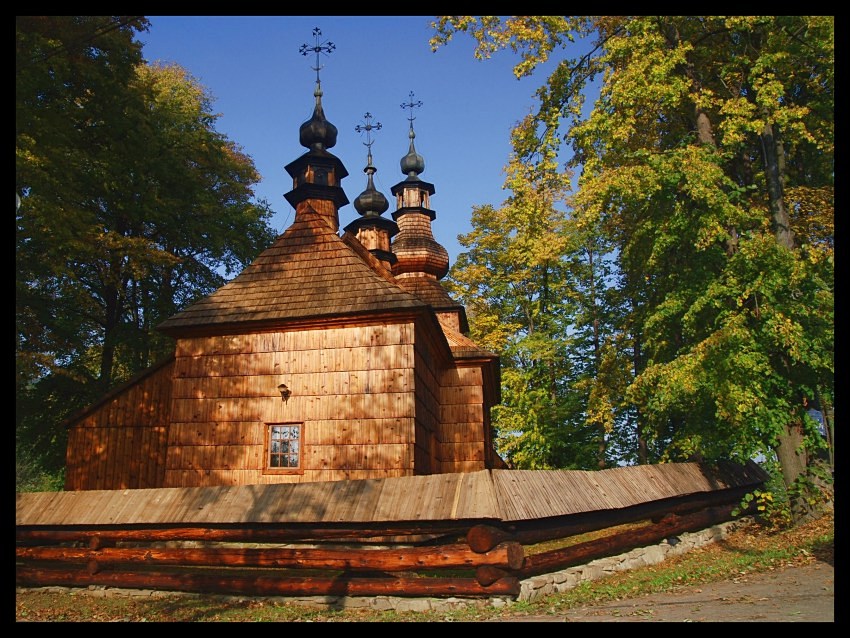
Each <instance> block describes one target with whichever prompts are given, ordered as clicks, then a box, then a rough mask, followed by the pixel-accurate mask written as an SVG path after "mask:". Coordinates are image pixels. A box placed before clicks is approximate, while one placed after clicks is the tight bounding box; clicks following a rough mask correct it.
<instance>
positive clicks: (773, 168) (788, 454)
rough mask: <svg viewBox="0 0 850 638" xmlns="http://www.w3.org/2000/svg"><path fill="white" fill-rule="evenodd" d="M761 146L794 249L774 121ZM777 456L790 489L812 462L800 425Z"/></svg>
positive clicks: (778, 218) (779, 228)
mask: <svg viewBox="0 0 850 638" xmlns="http://www.w3.org/2000/svg"><path fill="white" fill-rule="evenodd" d="M761 143H762V150H763V153H764V169H765V170H764V172H765V179H766V180H767V195H768V200H769V202H770V215H771V228H772V230H773V234H774V236H775V237H776V243H778V244H779V245H780V246H782V247H783V248H785V249H787V250H793V249H794V247H795V241H794V232H793V231H792V230H791V222H790V220H789V217H788V209H787V208H786V206H785V198H784V195H783V192H782V172H781V167H782V166H784V164H785V158H784V156H783V150H782V147H781V146H780V145H779V144H777V139H776V135H775V133H774V129H773V124H771V122H770V120H767V121H766V122H765V125H764V129H763V130H762V133H761ZM783 359H784V357H783ZM789 418H790V415H789ZM776 456H777V458H778V459H779V465H780V466H781V468H782V479H783V481H784V482H785V487H786V488H790V487H791V486H792V485H794V483H795V482H796V481H797V479H798V478H799V477H800V476H801V475H802V474H803V473H805V471H806V469H807V467H808V462H809V458H808V453H807V451H806V448H805V440H804V436H803V429H802V425H801V424H800V423H798V422H795V421H791V422H789V423H788V424H787V425H786V426H785V428H784V431H783V433H782V434H780V435H779V442H778V444H777V446H776ZM807 511H808V506H807V505H806V504H805V499H804V498H803V497H802V496H801V495H799V494H795V495H792V498H791V513H792V516H793V517H794V520H795V521H798V522H799V521H801V520H802V519H803V518H804V517H805V515H806V514H805V512H807Z"/></svg>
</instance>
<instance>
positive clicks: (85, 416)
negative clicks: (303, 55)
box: [65, 49, 505, 490]
mask: <svg viewBox="0 0 850 638" xmlns="http://www.w3.org/2000/svg"><path fill="white" fill-rule="evenodd" d="M313 50H315V51H318V49H313ZM317 57H318V52H317ZM317 67H318V64H317ZM316 73H317V78H316V90H315V94H314V95H315V107H314V110H313V114H312V117H311V118H310V119H309V120H307V121H306V122H304V123H303V124H302V125H301V128H300V132H299V137H300V142H301V144H302V145H303V146H304V147H306V148H307V149H308V150H307V151H306V152H305V153H304V154H303V155H301V156H300V157H298V158H297V159H295V160H294V161H293V162H291V163H290V164H288V165H287V166H286V171H287V172H288V173H289V174H290V175H291V176H292V180H293V186H292V190H291V191H290V192H288V193H287V194H286V195H285V197H286V200H287V201H288V202H289V203H290V205H291V206H292V207H293V208H294V209H295V217H294V221H293V222H292V224H291V225H290V226H289V227H288V228H286V229H285V231H284V232H283V234H282V235H280V236H279V237H278V238H277V240H276V241H275V243H274V244H273V245H272V246H270V247H269V248H268V249H266V250H265V251H263V252H262V253H261V254H260V255H259V256H258V257H257V258H256V259H255V260H254V261H253V263H251V264H250V265H249V266H248V267H246V268H245V269H244V270H243V271H242V272H241V273H240V274H239V275H238V276H236V277H235V278H234V279H233V280H231V281H230V282H228V283H227V284H226V285H224V286H223V287H222V288H220V289H218V290H217V291H215V292H214V293H212V294H211V295H209V296H207V297H206V298H203V299H201V300H199V301H198V302H196V303H194V304H193V305H190V306H188V307H187V308H185V309H184V310H182V311H180V312H178V313H177V314H175V315H174V316H172V317H170V318H169V319H168V320H166V321H165V322H164V323H162V324H161V325H160V326H159V327H158V329H159V330H161V331H162V332H164V333H165V334H167V335H169V336H171V337H173V338H174V339H175V342H176V343H175V350H174V354H173V356H171V357H169V358H168V359H167V360H165V361H163V362H161V363H159V364H158V365H155V366H153V367H151V368H150V369H148V370H146V371H145V372H143V373H142V374H140V375H138V376H136V377H135V378H134V379H132V380H130V381H129V382H128V383H126V384H124V385H123V386H121V387H119V388H116V389H115V390H113V391H112V392H110V393H109V394H108V395H106V396H104V397H103V398H102V399H100V400H99V401H98V402H96V403H95V404H93V405H91V406H89V407H88V408H87V409H85V410H84V411H82V412H81V413H79V414H77V415H75V416H74V417H73V418H72V419H70V420H69V421H68V423H67V427H68V449H67V466H66V480H65V489H66V490H115V489H125V488H160V487H194V486H216V485H247V484H265V483H298V482H313V481H337V480H344V479H376V478H389V477H400V476H414V475H423V474H438V473H448V472H474V471H478V470H484V469H490V468H500V467H505V464H504V462H503V461H502V459H501V458H499V456H498V455H497V454H496V453H495V450H494V445H493V439H492V432H491V424H490V408H491V407H492V406H493V405H495V404H497V403H498V402H499V400H500V397H499V393H500V389H499V361H498V358H497V356H496V355H494V354H493V353H491V352H487V351H485V350H483V349H482V348H480V347H478V346H477V345H476V344H475V343H474V342H473V341H471V340H470V339H469V338H468V337H467V336H466V334H467V333H468V324H467V320H466V315H465V311H464V308H463V307H462V306H461V305H459V304H457V303H456V302H454V301H453V300H452V299H451V297H450V296H449V295H448V294H447V292H446V290H445V289H444V288H443V286H442V284H441V283H440V279H442V278H443V277H444V276H445V275H446V274H447V272H448V267H449V259H448V253H447V252H446V250H445V248H443V247H442V246H441V245H440V244H439V243H437V242H436V241H435V239H434V237H433V234H432V230H431V222H432V221H433V220H434V219H435V217H436V214H435V212H434V211H433V210H432V209H431V208H430V198H431V196H432V195H433V194H434V186H433V185H432V184H429V183H428V182H425V181H422V179H420V175H421V173H422V172H423V171H424V168H425V163H424V160H423V158H422V156H421V155H419V154H418V153H417V152H416V149H415V146H414V137H415V135H414V131H413V117H412V116H411V118H410V131H409V137H410V145H409V152H408V153H407V155H405V156H404V157H403V158H402V159H401V170H402V173H403V174H404V175H405V178H404V179H403V181H401V182H399V183H398V184H396V185H395V186H393V187H392V189H391V190H392V194H393V195H394V196H395V199H396V210H395V212H393V213H392V219H389V218H388V217H385V216H384V215H383V213H384V212H386V211H387V209H388V208H389V202H388V201H387V198H386V197H385V196H384V195H383V194H382V193H380V192H379V191H377V190H376V189H375V187H374V184H373V178H372V176H373V174H374V173H375V170H376V169H375V167H374V166H372V156H371V144H367V147H368V148H369V149H370V150H369V154H368V161H367V166H366V168H365V173H366V175H367V186H366V189H365V190H364V191H363V192H362V193H361V194H360V195H359V196H358V197H357V198H356V199H355V201H354V207H355V209H356V210H357V212H358V213H359V215H360V216H359V218H357V219H356V220H355V221H353V222H352V223H351V224H349V225H348V226H346V227H345V228H344V229H342V230H340V228H339V209H340V207H342V206H344V205H346V204H347V203H348V199H347V197H346V195H345V193H344V191H343V189H342V187H341V182H342V179H343V178H344V177H346V176H347V175H348V172H347V171H346V169H345V167H344V166H343V164H342V162H341V161H340V160H339V158H337V157H336V156H335V155H333V154H332V153H331V152H330V151H329V150H328V149H330V148H332V147H333V146H334V145H335V143H336V138H337V129H336V127H335V126H334V125H333V124H331V123H330V122H329V121H328V120H327V119H326V118H325V115H324V111H323V107H322V99H321V98H322V91H321V83H320V81H319V77H318V68H317V69H316ZM410 106H411V109H412V106H413V105H412V103H411V105H410ZM370 117H371V116H370ZM367 128H368V126H367ZM367 133H368V131H367Z"/></svg>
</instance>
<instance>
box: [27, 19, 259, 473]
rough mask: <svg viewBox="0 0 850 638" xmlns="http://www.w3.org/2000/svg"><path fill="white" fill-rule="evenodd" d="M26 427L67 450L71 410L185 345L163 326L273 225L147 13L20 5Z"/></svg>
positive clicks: (249, 253)
mask: <svg viewBox="0 0 850 638" xmlns="http://www.w3.org/2000/svg"><path fill="white" fill-rule="evenodd" d="M16 26H17V28H16V38H17V51H16V60H17V71H18V73H17V79H16V89H17V92H16V107H17V108H16V115H17V121H16V171H15V173H16V190H17V192H18V193H19V196H20V204H19V207H18V209H17V214H16V265H17V276H16V317H17V352H16V355H17V356H16V360H17V376H16V381H17V383H16V385H17V397H18V402H17V417H18V438H19V444H20V446H21V448H22V449H23V450H24V451H25V452H26V453H27V454H28V456H27V458H29V459H36V460H37V459H42V460H43V461H44V464H45V465H46V466H47V467H50V468H53V469H57V468H59V467H61V466H62V465H63V463H64V436H63V435H64V432H63V430H62V429H61V428H60V427H58V424H59V423H60V422H61V420H62V418H63V417H65V416H66V415H67V414H69V413H70V412H71V411H73V410H74V409H76V408H79V407H82V406H84V405H86V404H87V403H89V402H90V401H91V400H92V399H93V398H95V397H96V396H98V395H100V394H102V393H103V392H104V391H105V390H106V389H108V388H110V387H112V386H114V385H115V384H116V383H118V382H120V381H123V380H125V379H127V378H129V377H130V376H132V375H133V374H135V373H136V372H138V371H140V370H142V369H144V368H145V367H147V366H149V365H150V364H151V363H152V362H153V361H155V360H156V359H158V358H160V357H162V356H163V355H164V354H166V353H168V352H169V351H170V350H171V348H173V343H172V342H171V341H170V340H169V339H168V338H166V337H164V336H163V335H161V334H159V333H157V332H156V331H155V329H154V328H155V326H156V325H157V324H158V323H160V322H161V321H163V320H164V319H165V318H167V317H168V316H170V315H171V314H173V313H174V312H175V311H176V310H177V309H179V308H181V307H183V306H184V305H185V304H186V303H188V302H190V301H191V300H193V299H194V298H196V297H197V296H199V295H203V294H206V293H208V292H211V291H212V290H214V289H215V288H217V287H219V286H220V285H221V284H222V283H224V281H225V278H226V277H227V276H229V275H230V274H232V273H233V272H234V271H235V270H237V269H238V268H239V267H240V265H243V264H245V263H248V262H249V261H250V260H251V259H252V258H253V257H254V256H255V255H256V254H257V252H258V251H259V250H261V249H262V248H264V247H265V246H267V245H268V244H269V243H270V242H271V241H272V239H273V233H272V232H271V229H270V228H269V226H268V223H267V220H268V218H269V216H270V214H271V213H270V210H269V208H268V205H267V204H266V203H265V202H255V201H253V189H252V187H253V184H255V183H256V182H257V181H258V179H259V176H258V174H257V172H256V169H255V168H254V165H253V163H252V161H251V159H250V158H249V157H248V156H246V155H245V154H244V153H243V152H242V151H241V150H240V149H239V147H238V146H237V145H236V144H235V143H233V142H232V141H230V140H228V139H227V138H226V136H224V135H222V134H221V133H219V132H217V131H216V130H215V122H216V119H217V116H216V115H215V114H214V113H213V111H212V97H211V96H210V95H209V94H208V92H207V91H206V90H205V89H204V88H203V87H201V86H200V85H199V84H198V83H197V81H196V80H194V79H193V78H191V77H190V76H189V75H188V74H187V73H186V72H185V71H184V70H182V69H181V68H179V67H177V66H157V65H148V64H146V63H145V62H144V61H143V60H142V58H141V54H140V45H139V43H138V42H137V41H136V40H135V39H134V37H135V34H136V33H137V32H139V31H141V30H143V29H145V28H147V22H146V20H144V19H143V18H124V17H115V16H112V17H109V16H102V17H86V16H52V17H51V16H35V17H18V18H17V25H16Z"/></svg>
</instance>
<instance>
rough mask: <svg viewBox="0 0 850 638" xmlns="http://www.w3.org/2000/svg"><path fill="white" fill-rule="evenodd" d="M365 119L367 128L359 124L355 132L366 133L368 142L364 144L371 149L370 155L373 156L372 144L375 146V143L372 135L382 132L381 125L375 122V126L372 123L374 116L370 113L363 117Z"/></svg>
mask: <svg viewBox="0 0 850 638" xmlns="http://www.w3.org/2000/svg"><path fill="white" fill-rule="evenodd" d="M363 119H365V120H366V124H365V126H360V125H359V124H358V125H357V126H355V127H354V130H355V131H357V132H358V133H362V132H363V131H366V141H365V142H363V143H364V144H365V145H366V148H368V149H369V154H370V155H371V154H372V144H374V142H373V141H372V135H371V133H372V131H380V130H381V123H380V122H375V123H374V124H372V121H371V120H372V114H371V113H369V112H368V111H366V115H364V116H363Z"/></svg>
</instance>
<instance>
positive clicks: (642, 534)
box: [516, 504, 736, 578]
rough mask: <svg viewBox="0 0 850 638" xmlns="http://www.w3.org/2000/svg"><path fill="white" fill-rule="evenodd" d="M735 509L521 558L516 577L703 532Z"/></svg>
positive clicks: (681, 518) (712, 511) (717, 509)
mask: <svg viewBox="0 0 850 638" xmlns="http://www.w3.org/2000/svg"><path fill="white" fill-rule="evenodd" d="M735 507H736V506H735V505H732V504H729V505H725V506H724V505H721V506H718V507H714V508H709V509H706V510H703V511H700V512H693V513H691V514H686V515H684V516H679V515H677V514H669V515H668V516H666V517H664V519H662V520H661V522H659V523H657V524H655V525H648V526H646V527H641V528H639V529H636V530H630V531H626V532H620V533H618V534H612V535H611V536H607V537H605V538H599V539H596V540H592V541H587V542H585V543H578V544H576V545H572V546H570V547H564V548H563V549H556V550H552V551H549V552H543V553H540V554H531V555H529V556H526V557H525V563H524V565H523V567H522V569H520V570H519V571H517V572H516V575H517V576H519V577H520V578H529V577H530V576H536V575H538V574H545V573H548V572H553V571H558V570H560V569H566V568H567V567H573V566H575V565H584V564H586V563H588V562H590V561H592V560H595V559H597V558H604V557H607V556H616V555H617V554H622V553H624V552H627V551H630V550H632V549H635V548H636V547H644V546H646V545H652V544H654V543H658V542H660V541H662V540H664V539H665V538H669V537H670V536H675V535H677V534H683V533H685V532H692V531H697V530H700V529H705V528H706V527H710V526H711V525H714V524H716V523H719V522H722V521H728V520H731V519H732V518H733V517H732V510H733V509H734V508H735Z"/></svg>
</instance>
